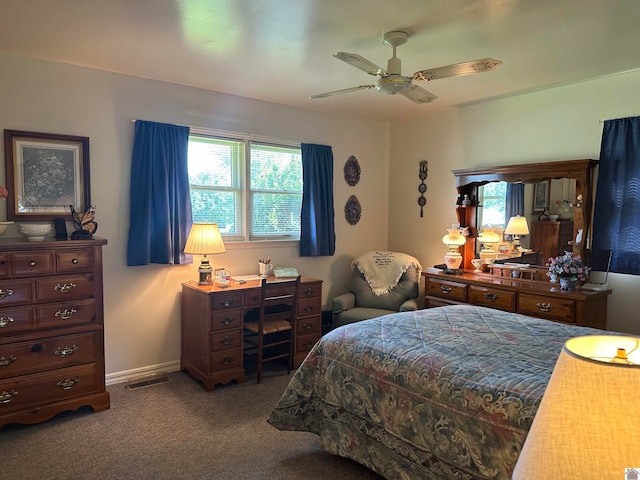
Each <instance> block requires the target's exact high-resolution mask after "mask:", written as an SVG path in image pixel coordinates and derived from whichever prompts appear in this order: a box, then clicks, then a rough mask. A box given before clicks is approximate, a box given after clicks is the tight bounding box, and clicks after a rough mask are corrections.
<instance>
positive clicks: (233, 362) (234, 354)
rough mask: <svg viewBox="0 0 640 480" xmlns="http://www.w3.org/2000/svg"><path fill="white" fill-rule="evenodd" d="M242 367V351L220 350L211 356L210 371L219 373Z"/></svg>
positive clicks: (237, 349) (238, 349)
mask: <svg viewBox="0 0 640 480" xmlns="http://www.w3.org/2000/svg"><path fill="white" fill-rule="evenodd" d="M239 367H242V349H240V348H236V349H231V350H220V351H219V352H214V353H213V354H212V355H211V371H212V372H221V371H223V370H229V369H232V368H239Z"/></svg>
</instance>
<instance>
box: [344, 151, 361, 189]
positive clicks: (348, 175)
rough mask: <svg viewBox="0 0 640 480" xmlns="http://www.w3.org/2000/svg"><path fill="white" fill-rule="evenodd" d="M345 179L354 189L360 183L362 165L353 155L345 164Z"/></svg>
mask: <svg viewBox="0 0 640 480" xmlns="http://www.w3.org/2000/svg"><path fill="white" fill-rule="evenodd" d="M344 179H345V180H346V182H347V183H348V184H349V185H351V186H352V187H353V186H354V185H356V184H357V183H358V182H359V181H360V164H359V163H358V159H357V158H356V157H354V156H353V155H351V156H350V157H349V158H348V159H347V163H345V164H344Z"/></svg>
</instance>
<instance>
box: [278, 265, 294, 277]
mask: <svg viewBox="0 0 640 480" xmlns="http://www.w3.org/2000/svg"><path fill="white" fill-rule="evenodd" d="M273 276H274V277H276V278H282V277H297V276H298V271H297V270H296V269H295V268H289V267H274V269H273Z"/></svg>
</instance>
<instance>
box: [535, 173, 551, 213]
mask: <svg viewBox="0 0 640 480" xmlns="http://www.w3.org/2000/svg"><path fill="white" fill-rule="evenodd" d="M550 190H551V188H550V182H549V180H545V181H544V182H538V183H535V184H534V185H533V204H532V208H531V210H532V212H533V213H542V212H544V211H545V210H546V209H547V208H549V194H550Z"/></svg>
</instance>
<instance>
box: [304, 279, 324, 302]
mask: <svg viewBox="0 0 640 480" xmlns="http://www.w3.org/2000/svg"><path fill="white" fill-rule="evenodd" d="M321 295H322V282H308V283H301V284H300V287H299V288H298V298H299V299H303V298H310V297H320V296H321Z"/></svg>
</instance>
